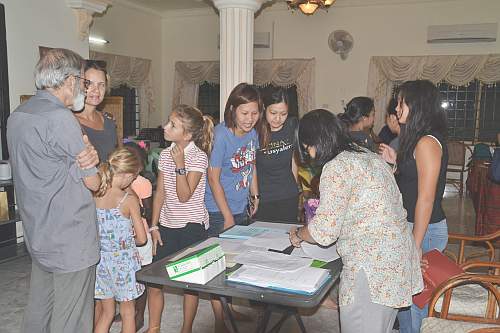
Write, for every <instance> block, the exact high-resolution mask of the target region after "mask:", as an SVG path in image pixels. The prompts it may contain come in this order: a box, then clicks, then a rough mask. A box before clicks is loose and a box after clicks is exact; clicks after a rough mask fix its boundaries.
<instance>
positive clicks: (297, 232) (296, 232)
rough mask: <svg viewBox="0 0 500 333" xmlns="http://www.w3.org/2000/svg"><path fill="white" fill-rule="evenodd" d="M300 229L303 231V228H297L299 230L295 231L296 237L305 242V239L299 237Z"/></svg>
mask: <svg viewBox="0 0 500 333" xmlns="http://www.w3.org/2000/svg"><path fill="white" fill-rule="evenodd" d="M300 229H302V228H297V229H295V236H296V237H297V238H298V239H299V240H300V241H301V242H303V241H304V240H303V239H302V237H300V235H299V230H300Z"/></svg>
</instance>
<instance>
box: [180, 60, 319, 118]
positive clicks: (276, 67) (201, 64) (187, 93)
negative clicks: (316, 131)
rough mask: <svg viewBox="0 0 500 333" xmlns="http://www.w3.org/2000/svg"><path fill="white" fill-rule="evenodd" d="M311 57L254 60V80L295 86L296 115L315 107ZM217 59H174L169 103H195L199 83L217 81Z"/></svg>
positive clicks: (255, 82) (283, 85)
mask: <svg viewBox="0 0 500 333" xmlns="http://www.w3.org/2000/svg"><path fill="white" fill-rule="evenodd" d="M314 65H315V61H314V59H272V60H254V84H256V85H259V86H265V85H269V84H273V85H275V86H280V87H290V86H292V85H295V86H296V87H297V100H298V104H299V105H298V109H299V115H303V114H304V113H306V112H307V111H309V110H311V109H312V108H313V107H314ZM219 76H220V75H219V62H218V61H178V62H176V63H175V76H174V92H173V98H172V106H175V105H178V104H181V103H183V104H190V105H196V104H197V98H198V87H199V85H200V84H201V83H203V82H205V81H207V82H209V83H219Z"/></svg>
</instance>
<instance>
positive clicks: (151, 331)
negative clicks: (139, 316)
mask: <svg viewBox="0 0 500 333" xmlns="http://www.w3.org/2000/svg"><path fill="white" fill-rule="evenodd" d="M145 333H160V326H155V327H149V328H148V330H147V331H146V332H145Z"/></svg>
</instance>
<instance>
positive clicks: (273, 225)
mask: <svg viewBox="0 0 500 333" xmlns="http://www.w3.org/2000/svg"><path fill="white" fill-rule="evenodd" d="M252 227H258V228H268V229H279V230H283V231H290V229H292V228H293V227H300V225H298V224H292V223H275V222H262V221H255V222H254V223H252Z"/></svg>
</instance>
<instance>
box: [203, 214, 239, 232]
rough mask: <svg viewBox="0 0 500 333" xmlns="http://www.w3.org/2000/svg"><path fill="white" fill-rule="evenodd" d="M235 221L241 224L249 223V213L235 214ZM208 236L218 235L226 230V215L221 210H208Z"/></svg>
mask: <svg viewBox="0 0 500 333" xmlns="http://www.w3.org/2000/svg"><path fill="white" fill-rule="evenodd" d="M233 218H234V223H235V224H240V225H246V224H247V214H246V213H245V212H243V213H240V214H235V215H233ZM208 224H209V226H208V230H207V231H208V237H217V235H218V234H220V233H221V232H222V231H224V216H223V215H222V213H221V212H208Z"/></svg>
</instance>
